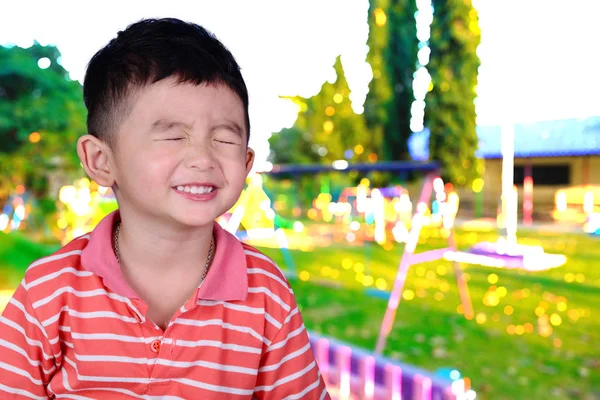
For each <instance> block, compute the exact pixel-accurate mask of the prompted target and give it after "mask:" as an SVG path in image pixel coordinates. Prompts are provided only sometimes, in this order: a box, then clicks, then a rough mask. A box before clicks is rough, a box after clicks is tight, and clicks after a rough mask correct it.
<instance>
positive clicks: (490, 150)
mask: <svg viewBox="0 0 600 400" xmlns="http://www.w3.org/2000/svg"><path fill="white" fill-rule="evenodd" d="M477 136H478V137H479V149H478V150H477V153H476V155H477V157H480V158H502V152H501V147H500V139H501V135H500V127H499V126H478V127H477ZM408 147H409V151H410V154H411V156H412V158H413V159H414V160H415V161H425V160H427V159H428V158H429V130H428V129H425V130H423V131H421V132H417V133H414V134H413V135H412V136H411V138H410V139H409V143H408ZM585 155H600V116H599V117H591V118H585V119H565V120H558V121H543V122H534V123H525V124H517V125H515V157H560V156H585Z"/></svg>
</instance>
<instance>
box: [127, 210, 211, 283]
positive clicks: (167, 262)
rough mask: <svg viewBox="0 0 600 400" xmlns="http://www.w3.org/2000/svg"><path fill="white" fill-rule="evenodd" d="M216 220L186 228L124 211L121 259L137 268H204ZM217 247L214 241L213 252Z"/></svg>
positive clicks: (130, 267) (185, 270)
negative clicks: (140, 220)
mask: <svg viewBox="0 0 600 400" xmlns="http://www.w3.org/2000/svg"><path fill="white" fill-rule="evenodd" d="M213 228H214V226H213V224H210V226H204V227H199V228H193V229H191V228H188V229H186V228H183V229H182V227H180V226H169V225H168V224H164V223H161V224H153V223H148V222H146V223H144V222H139V221H137V219H133V218H128V217H127V216H123V215H121V227H120V231H119V237H118V245H119V261H120V264H121V266H122V267H125V268H126V269H128V270H133V271H143V272H146V273H152V272H158V273H162V272H167V271H170V272H176V273H177V274H178V275H179V272H189V273H190V274H194V273H198V272H202V271H204V269H205V263H206V260H207V258H208V255H209V249H210V247H211V242H212V241H213ZM214 252H215V248H214V244H213V249H212V254H214Z"/></svg>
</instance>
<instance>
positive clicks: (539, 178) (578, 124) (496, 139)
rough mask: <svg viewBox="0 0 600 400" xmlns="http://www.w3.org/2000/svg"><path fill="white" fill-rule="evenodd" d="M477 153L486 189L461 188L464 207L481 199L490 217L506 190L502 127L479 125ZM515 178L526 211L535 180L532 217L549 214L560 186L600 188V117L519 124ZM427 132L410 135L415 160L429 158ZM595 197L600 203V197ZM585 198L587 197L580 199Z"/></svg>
mask: <svg viewBox="0 0 600 400" xmlns="http://www.w3.org/2000/svg"><path fill="white" fill-rule="evenodd" d="M477 135H478V137H479V149H478V151H477V156H478V157H480V158H483V159H484V160H485V174H484V176H483V180H484V189H483V191H482V192H481V193H480V194H476V193H474V192H473V191H472V190H469V191H467V190H462V193H460V195H461V210H462V212H463V213H464V212H466V213H467V214H468V212H469V210H474V209H475V207H474V204H475V202H477V201H481V202H483V210H484V214H485V215H486V216H494V215H495V213H496V211H497V207H498V205H499V201H500V195H501V189H502V185H501V182H502V152H501V130H500V127H499V126H479V127H477ZM514 136H515V147H514V148H515V158H514V165H515V168H514V183H515V184H516V186H517V189H518V192H519V205H520V207H519V209H520V210H522V209H523V208H522V204H523V203H522V200H523V186H524V185H523V183H524V181H526V177H531V179H530V180H529V181H530V182H532V183H533V216H534V218H538V219H547V218H551V217H552V214H553V210H554V208H555V199H556V195H557V193H558V192H559V191H560V190H563V189H573V188H576V187H585V186H588V187H590V188H592V190H593V192H598V189H599V188H600V116H599V117H592V118H585V119H567V120H557V121H543V122H534V123H524V124H517V125H515V131H514ZM428 144H429V132H428V131H427V130H425V131H423V132H419V133H415V134H414V135H413V137H411V139H410V140H409V149H410V152H411V156H412V157H413V159H414V160H417V161H424V160H427V159H428V157H429V150H428ZM595 197H596V198H594V199H593V200H592V202H593V203H595V205H596V208H597V209H598V208H600V197H599V196H595ZM574 201H576V200H574ZM581 201H582V202H583V199H581Z"/></svg>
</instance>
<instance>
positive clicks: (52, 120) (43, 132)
mask: <svg viewBox="0 0 600 400" xmlns="http://www.w3.org/2000/svg"><path fill="white" fill-rule="evenodd" d="M40 60H41V61H40ZM59 60H60V52H59V51H58V49H57V48H56V47H53V46H41V45H40V44H38V43H35V44H34V45H33V46H31V47H30V48H27V49H23V48H20V47H0V180H1V181H2V182H0V186H2V184H4V186H5V187H6V186H7V185H8V186H10V185H14V184H17V183H25V185H26V186H27V187H28V188H29V189H32V190H33V191H34V192H37V193H39V194H44V190H45V188H46V185H47V178H48V176H49V174H51V173H52V171H53V170H57V169H58V168H60V170H61V171H62V172H68V171H75V170H76V169H78V168H79V161H78V159H77V154H76V151H75V142H76V139H77V137H78V136H79V135H81V134H82V133H85V130H86V125H85V118H86V110H85V106H84V104H83V99H82V91H81V85H80V84H79V82H76V81H72V80H71V79H70V78H69V76H68V73H67V71H66V70H65V69H64V68H63V67H62V66H61V65H60V63H59ZM44 64H46V65H44ZM48 64H49V65H48ZM41 67H45V68H41Z"/></svg>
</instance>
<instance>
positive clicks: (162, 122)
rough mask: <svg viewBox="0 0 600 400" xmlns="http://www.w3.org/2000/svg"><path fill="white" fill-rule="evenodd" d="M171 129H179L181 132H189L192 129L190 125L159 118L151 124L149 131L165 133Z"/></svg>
mask: <svg viewBox="0 0 600 400" xmlns="http://www.w3.org/2000/svg"><path fill="white" fill-rule="evenodd" d="M173 127H180V128H182V129H183V130H191V129H192V127H191V125H189V124H186V123H185V122H181V121H176V120H169V119H162V118H161V119H159V120H156V121H154V123H153V124H152V128H151V130H153V131H166V130H168V129H170V128H173Z"/></svg>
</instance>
